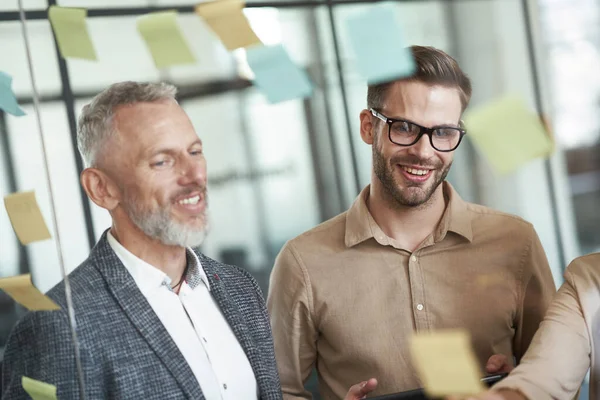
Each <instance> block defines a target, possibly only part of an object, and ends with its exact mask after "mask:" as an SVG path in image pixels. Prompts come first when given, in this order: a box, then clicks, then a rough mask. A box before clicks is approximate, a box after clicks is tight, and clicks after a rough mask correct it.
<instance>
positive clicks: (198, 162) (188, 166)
mask: <svg viewBox="0 0 600 400" xmlns="http://www.w3.org/2000/svg"><path fill="white" fill-rule="evenodd" d="M180 173H181V179H180V182H181V184H182V185H189V184H194V183H195V184H199V185H202V186H204V185H206V160H205V159H204V157H197V156H190V155H188V156H187V157H185V160H184V162H183V163H182V167H181V171H180Z"/></svg>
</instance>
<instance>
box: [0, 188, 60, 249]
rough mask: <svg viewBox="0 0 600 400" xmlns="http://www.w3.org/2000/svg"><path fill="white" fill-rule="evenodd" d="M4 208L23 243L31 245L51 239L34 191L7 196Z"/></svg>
mask: <svg viewBox="0 0 600 400" xmlns="http://www.w3.org/2000/svg"><path fill="white" fill-rule="evenodd" d="M4 206H5V207H6V212H7V213H8V217H9V218H10V223H11V224H12V226H13V229H14V231H15V233H16V234H17V237H18V238H19V240H20V241H21V243H23V244H29V243H31V242H37V241H39V240H45V239H50V238H51V236H50V231H48V227H47V226H46V223H45V222H44V217H43V216H42V212H41V211H40V208H39V206H38V203H37V201H36V199H35V193H34V192H33V191H30V192H20V193H13V194H9V195H8V196H5V197H4Z"/></svg>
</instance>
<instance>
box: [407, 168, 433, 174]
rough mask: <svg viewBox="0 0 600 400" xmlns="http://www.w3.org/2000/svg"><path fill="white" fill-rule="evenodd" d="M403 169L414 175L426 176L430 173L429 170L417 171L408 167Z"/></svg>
mask: <svg viewBox="0 0 600 400" xmlns="http://www.w3.org/2000/svg"><path fill="white" fill-rule="evenodd" d="M402 169H403V170H405V171H406V172H408V173H409V174H412V175H426V174H427V173H428V172H429V170H428V169H416V168H408V167H402Z"/></svg>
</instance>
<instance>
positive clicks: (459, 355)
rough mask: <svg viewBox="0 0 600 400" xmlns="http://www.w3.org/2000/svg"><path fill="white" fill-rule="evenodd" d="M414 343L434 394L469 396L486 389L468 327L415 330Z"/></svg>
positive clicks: (421, 375) (414, 352) (418, 363)
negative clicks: (419, 331)
mask: <svg viewBox="0 0 600 400" xmlns="http://www.w3.org/2000/svg"><path fill="white" fill-rule="evenodd" d="M410 346H411V355H412V359H413V363H414V365H415V368H416V370H417V373H418V374H419V378H420V379H421V382H422V383H423V386H424V389H425V392H426V393H427V395H429V396H430V397H445V396H450V395H462V396H468V395H474V394H477V393H479V392H481V391H483V390H484V387H483V384H482V383H481V381H480V378H481V376H480V375H481V372H480V371H479V368H478V367H477V359H476V358H475V354H474V353H473V350H472V348H471V344H470V339H469V335H468V334H467V332H466V331H462V330H446V331H437V332H430V333H422V334H415V335H414V336H412V338H411V341H410Z"/></svg>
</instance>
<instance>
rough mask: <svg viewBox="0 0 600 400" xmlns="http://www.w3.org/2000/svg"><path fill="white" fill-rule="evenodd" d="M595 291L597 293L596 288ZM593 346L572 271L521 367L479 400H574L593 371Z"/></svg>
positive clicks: (566, 277) (567, 274)
mask: <svg viewBox="0 0 600 400" xmlns="http://www.w3.org/2000/svg"><path fill="white" fill-rule="evenodd" d="M594 290H598V289H597V288H594ZM590 352H591V342H590V337H589V333H588V330H587V325H586V322H585V319H584V314H583V311H582V308H581V304H580V302H579V295H578V292H577V286H576V284H575V281H574V279H573V275H572V274H571V271H570V270H567V272H566V274H565V283H564V284H563V285H562V286H561V288H560V289H559V290H558V293H557V294H556V297H555V298H554V300H553V302H552V304H551V305H550V308H549V309H548V313H547V314H546V317H545V319H544V322H542V324H541V326H540V329H539V330H538V331H537V333H536V334H535V336H534V338H533V341H532V342H531V346H530V347H529V350H527V353H526V354H525V356H524V357H523V360H522V361H521V364H520V365H519V366H518V367H517V368H515V369H514V370H513V371H512V373H511V374H510V375H509V376H508V377H507V378H505V379H504V380H502V381H500V382H499V383H498V384H496V385H495V386H494V387H493V389H494V390H493V391H492V392H489V393H486V394H484V395H482V396H480V397H478V399H480V400H496V399H497V400H521V399H528V400H552V399H572V398H573V397H574V396H575V394H576V393H577V391H578V390H579V388H580V386H581V383H582V382H583V379H584V378H585V374H586V372H587V370H588V368H589V367H590Z"/></svg>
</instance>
